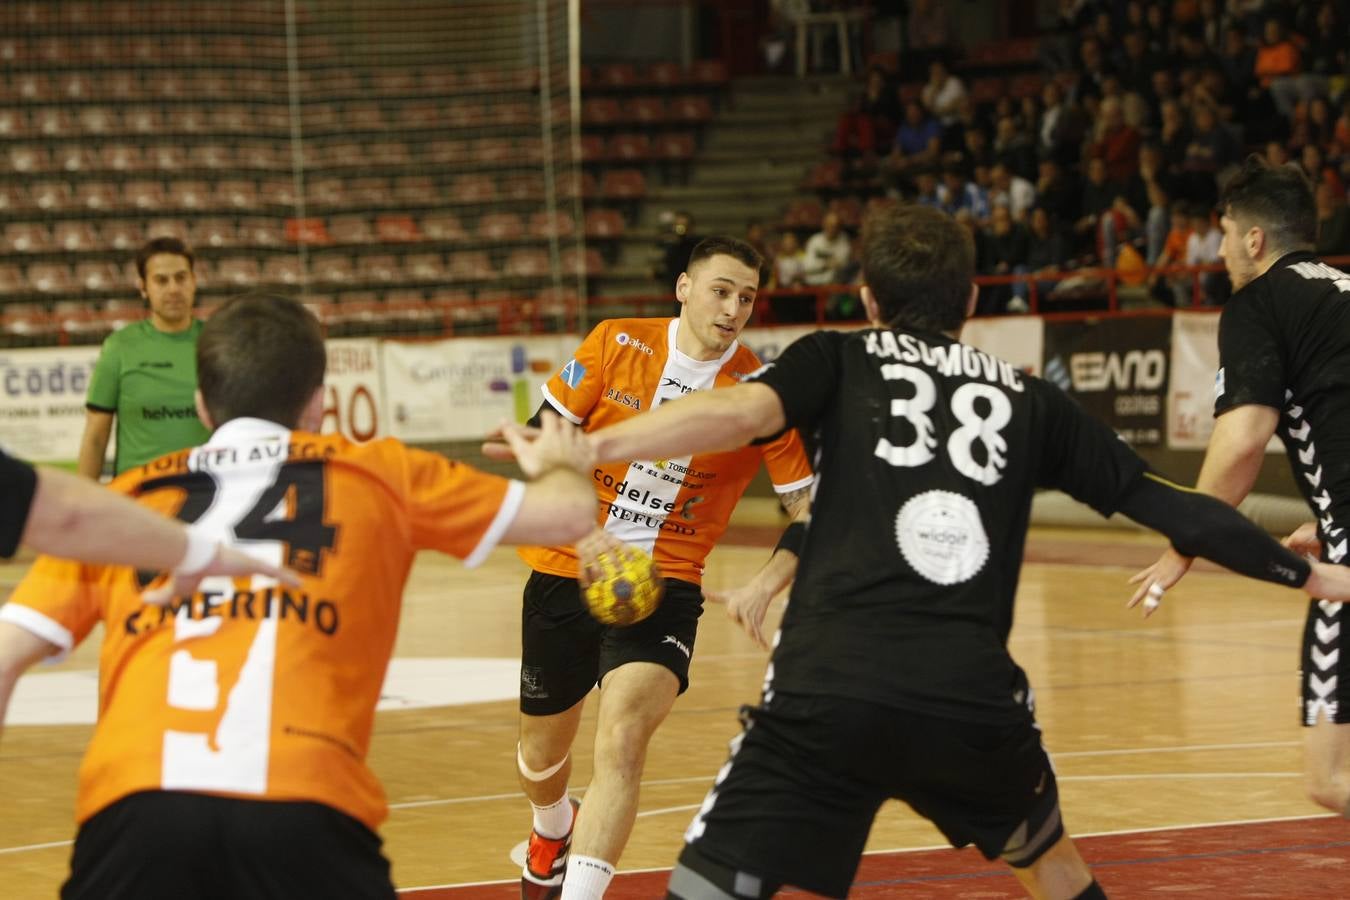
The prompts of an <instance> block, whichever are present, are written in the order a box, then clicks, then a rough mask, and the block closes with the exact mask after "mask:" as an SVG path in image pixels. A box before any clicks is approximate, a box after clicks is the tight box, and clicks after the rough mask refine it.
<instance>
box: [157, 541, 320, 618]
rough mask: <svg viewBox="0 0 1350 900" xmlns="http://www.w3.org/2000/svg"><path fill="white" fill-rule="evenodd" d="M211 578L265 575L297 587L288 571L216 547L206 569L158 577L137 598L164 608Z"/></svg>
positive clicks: (294, 577)
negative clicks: (217, 576)
mask: <svg viewBox="0 0 1350 900" xmlns="http://www.w3.org/2000/svg"><path fill="white" fill-rule="evenodd" d="M213 575H222V576H225V577H227V578H241V577H245V576H248V575H265V576H267V577H269V578H275V579H276V580H277V582H278V583H279V584H284V585H286V586H288V587H299V586H300V576H299V575H298V574H296V573H295V572H292V571H291V570H290V569H285V568H282V567H281V566H274V565H272V564H270V563H265V562H263V561H261V560H259V559H256V558H254V557H252V556H249V555H248V554H247V553H244V552H243V551H242V550H237V549H235V548H234V547H230V546H227V545H225V544H217V545H216V553H215V555H214V556H212V557H211V561H210V562H208V563H207V564H206V568H204V569H199V570H197V571H196V572H193V573H191V574H184V573H182V572H169V573H168V574H166V575H162V576H160V578H159V579H158V580H156V581H155V582H152V583H151V585H150V587H149V588H147V589H146V590H145V591H144V592H142V593H141V599H142V600H143V601H144V602H146V603H149V604H151V605H153V606H167V605H168V604H169V602H170V601H172V600H173V598H175V597H190V596H192V595H193V594H195V593H196V592H197V586H198V585H200V584H201V583H202V579H203V578H208V577H210V576H213Z"/></svg>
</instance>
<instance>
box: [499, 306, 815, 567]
mask: <svg viewBox="0 0 1350 900" xmlns="http://www.w3.org/2000/svg"><path fill="white" fill-rule="evenodd" d="M678 324H679V320H678V319H611V320H609V321H606V322H601V323H600V324H599V325H597V326H596V327H595V330H594V331H592V332H591V333H590V334H589V335H587V336H586V339H585V340H584V341H583V342H582V343H581V346H580V347H578V348H577V351H576V355H575V356H574V357H573V358H572V359H571V360H570V361H569V362H568V363H567V364H566V365H565V366H563V367H562V370H561V371H559V372H558V373H557V374H556V375H554V376H553V377H552V378H551V379H549V381H548V383H547V384H545V385H544V388H543V392H544V399H545V400H546V401H547V402H548V403H549V405H550V406H552V407H553V408H554V409H555V410H557V411H558V413H559V414H560V415H562V416H563V417H565V418H566V419H568V420H569V421H571V422H573V423H574V424H577V425H582V426H583V427H584V428H585V429H586V430H587V431H591V430H593V429H596V428H602V427H604V426H606V425H613V424H615V423H617V422H622V421H624V420H625V419H627V418H629V417H631V416H635V415H638V414H640V413H642V412H644V411H646V410H648V409H651V408H652V407H654V406H656V405H658V404H660V403H662V402H665V401H667V400H673V399H676V398H678V397H681V396H683V395H685V394H689V393H692V392H694V391H699V390H708V389H710V388H713V387H725V386H727V385H732V384H736V383H737V382H739V381H740V380H741V379H742V378H744V377H745V376H746V375H749V374H750V373H751V372H753V371H755V370H756V369H758V368H759V365H760V363H759V360H758V358H756V356H755V354H754V353H753V352H751V350H750V349H749V348H747V347H744V346H742V345H741V344H740V343H739V342H734V343H732V345H731V346H730V347H729V348H728V349H727V351H726V353H724V354H722V356H721V358H719V359H715V360H710V361H706V362H704V361H700V360H695V359H691V358H690V357H688V356H686V355H685V354H683V353H681V352H680V351H679V350H677V349H676V348H675V330H676V328H677V326H678ZM761 459H762V460H763V461H764V463H765V464H766V465H767V466H768V469H769V476H770V478H771V480H772V481H773V486H774V490H776V491H777V492H778V493H780V494H784V493H787V492H789V491H794V490H798V489H800V488H805V487H809V486H810V484H811V477H812V476H811V467H810V466H809V465H808V464H807V461H806V455H805V453H804V452H803V450H802V444H801V439H800V438H799V437H798V436H797V433H796V432H795V431H788V432H786V433H785V434H783V435H782V436H781V437H779V438H778V439H777V440H775V441H773V442H771V443H769V444H765V445H762V446H752V447H743V448H741V449H739V450H732V451H729V452H725V453H704V454H699V455H697V456H694V457H692V458H691V457H683V458H680V459H649V460H635V461H633V462H631V463H625V462H619V463H609V464H606V465H602V466H597V467H596V469H595V471H594V475H593V477H594V479H595V488H596V492H597V493H598V494H599V498H600V501H601V502H600V517H599V524H600V525H601V526H602V527H603V528H604V529H605V530H606V531H608V532H610V533H611V534H613V535H615V536H616V537H618V538H619V539H621V540H623V541H625V542H627V543H629V544H633V545H635V546H638V547H641V548H642V549H644V550H646V551H647V552H648V553H650V554H651V555H652V557H653V558H654V559H655V560H656V563H657V564H658V565H659V566H660V567H661V573H662V574H663V575H664V576H666V577H667V578H679V579H682V580H684V581H690V582H693V583H694V584H700V583H702V579H703V561H704V560H705V559H706V558H707V556H708V553H709V551H711V550H712V548H713V547H714V546H715V545H716V543H717V539H718V538H719V537H721V536H722V533H723V532H724V531H725V530H726V527H727V520H728V519H729V518H730V517H731V511H732V509H733V508H734V507H735V506H736V501H737V500H739V499H740V497H741V494H742V493H744V492H745V488H746V485H748V484H749V483H750V479H751V478H753V477H754V475H755V472H756V471H757V470H758V469H759V464H760V460H761ZM520 555H521V557H522V558H523V559H524V560H525V562H527V563H528V564H529V565H530V567H531V568H533V569H535V570H536V571H539V572H545V573H548V574H551V575H560V576H562V577H565V578H575V577H576V574H577V557H576V552H575V551H574V550H573V548H571V547H528V548H523V549H522V550H521V551H520Z"/></svg>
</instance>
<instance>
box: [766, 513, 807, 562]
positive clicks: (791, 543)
mask: <svg viewBox="0 0 1350 900" xmlns="http://www.w3.org/2000/svg"><path fill="white" fill-rule="evenodd" d="M804 543H806V523H805V522H791V523H789V524H788V527H787V528H784V529H783V536H782V537H780V538H779V539H778V545H777V546H776V547H774V548H773V551H774V552H775V553H777V552H778V551H779V550H786V551H788V552H789V553H791V554H792V555H793V556H798V557H800V556H801V555H802V544H804Z"/></svg>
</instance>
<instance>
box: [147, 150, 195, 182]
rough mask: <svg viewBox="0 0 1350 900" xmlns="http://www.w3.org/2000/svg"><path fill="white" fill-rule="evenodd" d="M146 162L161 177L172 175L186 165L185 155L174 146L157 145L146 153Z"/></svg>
mask: <svg viewBox="0 0 1350 900" xmlns="http://www.w3.org/2000/svg"><path fill="white" fill-rule="evenodd" d="M146 162H147V163H148V164H149V167H150V168H151V169H153V170H154V171H155V172H157V173H159V174H161V175H163V174H172V173H174V172H178V171H180V170H181V169H183V168H184V167H185V166H186V165H187V153H186V152H185V151H184V150H183V148H182V147H179V146H177V145H174V144H157V145H155V146H153V147H151V148H150V149H149V150H148V151H146Z"/></svg>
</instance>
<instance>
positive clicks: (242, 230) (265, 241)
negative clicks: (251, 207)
mask: <svg viewBox="0 0 1350 900" xmlns="http://www.w3.org/2000/svg"><path fill="white" fill-rule="evenodd" d="M239 243H240V245H241V246H246V247H260V248H269V249H270V248H273V247H280V246H282V245H283V244H285V232H284V228H283V226H282V223H281V222H280V221H279V220H277V219H269V218H264V217H261V216H256V217H252V218H247V219H240V220H239Z"/></svg>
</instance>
